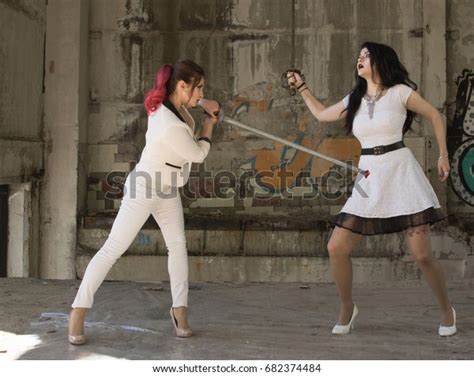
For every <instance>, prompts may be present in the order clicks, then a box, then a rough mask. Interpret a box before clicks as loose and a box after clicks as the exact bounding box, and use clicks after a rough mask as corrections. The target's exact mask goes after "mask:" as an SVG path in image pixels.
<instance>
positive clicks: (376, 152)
mask: <svg viewBox="0 0 474 376" xmlns="http://www.w3.org/2000/svg"><path fill="white" fill-rule="evenodd" d="M381 154H385V146H384V145H380V146H376V147H374V155H381Z"/></svg>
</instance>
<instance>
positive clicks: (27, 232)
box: [0, 0, 46, 277]
mask: <svg viewBox="0 0 474 376" xmlns="http://www.w3.org/2000/svg"><path fill="white" fill-rule="evenodd" d="M45 28H46V1H44V0H43V1H41V0H38V1H33V0H30V1H28V0H19V1H11V0H0V184H4V185H9V186H10V187H9V190H10V197H9V219H10V220H9V237H8V241H9V243H8V251H7V263H8V270H7V276H12V277H29V276H31V277H35V276H38V259H39V241H38V237H39V210H38V207H39V182H40V179H41V176H42V170H43V168H44V163H43V141H42V130H43V68H44V65H43V62H44V40H45Z"/></svg>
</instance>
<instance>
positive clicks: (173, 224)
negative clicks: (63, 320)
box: [68, 60, 220, 345]
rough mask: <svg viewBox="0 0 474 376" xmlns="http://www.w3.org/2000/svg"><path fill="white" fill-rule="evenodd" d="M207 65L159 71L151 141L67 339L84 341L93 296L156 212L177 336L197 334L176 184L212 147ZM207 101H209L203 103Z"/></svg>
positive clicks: (149, 105) (77, 303)
mask: <svg viewBox="0 0 474 376" xmlns="http://www.w3.org/2000/svg"><path fill="white" fill-rule="evenodd" d="M203 95H204V70H203V69H202V68H201V67H200V66H199V65H198V64H196V63H195V62H193V61H191V60H182V61H179V62H177V63H176V64H174V65H169V64H165V65H163V66H162V67H161V68H160V69H159V70H158V72H157V74H156V77H155V83H154V86H153V88H152V89H151V90H150V91H149V92H148V93H147V95H146V98H145V108H146V110H147V113H148V129H147V132H146V136H145V138H146V145H145V148H144V149H143V152H142V155H141V157H140V161H139V162H138V164H137V165H136V166H135V169H134V170H133V171H131V172H130V174H129V175H128V177H127V180H126V182H125V187H124V188H125V191H124V197H123V199H122V202H121V205H120V210H119V212H118V214H117V217H116V218H115V221H114V224H113V226H112V230H111V231H110V234H109V236H108V238H107V240H106V242H105V243H104V245H103V246H102V248H101V249H100V250H99V251H98V252H97V253H96V254H95V256H94V257H93V258H92V260H91V261H90V263H89V265H88V266H87V269H86V271H85V274H84V278H83V279H82V283H81V285H80V287H79V291H78V292H77V295H76V298H75V299H74V302H73V304H72V308H73V310H72V311H71V314H70V318H69V337H68V340H69V342H70V343H71V344H72V345H82V344H83V343H85V341H86V339H85V336H84V319H85V315H86V311H87V309H89V308H91V307H92V304H93V302H94V294H95V293H96V291H97V289H98V288H99V287H100V285H101V284H102V282H103V280H104V278H105V276H106V275H107V273H108V272H109V270H110V268H111V267H112V265H113V264H114V263H115V262H116V261H117V260H118V259H119V257H120V256H121V255H122V254H123V253H124V252H125V251H126V250H127V248H128V247H129V246H130V244H131V243H132V241H133V239H134V238H135V236H136V235H137V233H138V232H139V231H140V229H141V227H142V226H143V224H144V223H145V221H146V220H147V219H148V217H149V216H150V215H153V217H154V218H155V220H156V222H157V223H158V225H159V227H160V230H161V233H162V235H163V238H164V240H165V242H166V247H167V248H168V272H169V275H170V287H171V296H172V300H173V304H172V306H171V309H170V317H171V322H172V324H173V327H174V331H175V334H176V336H177V337H190V336H191V335H192V332H191V329H190V328H189V324H188V316H187V306H188V258H187V257H188V255H187V249H186V238H185V233H184V218H183V208H182V205H181V197H180V194H179V191H178V187H181V186H183V185H184V184H186V182H187V180H188V178H189V172H190V165H191V163H201V162H203V161H204V159H205V158H206V156H207V154H208V153H209V150H210V148H211V137H212V132H213V128H214V125H215V124H216V123H217V120H218V118H217V115H218V112H219V107H220V106H219V103H218V102H216V101H209V100H207V101H204V102H202V99H203ZM198 103H199V104H200V105H201V106H202V107H203V109H204V110H205V112H206V113H207V115H208V116H207V117H206V119H205V120H204V124H203V126H202V129H201V133H200V137H199V138H197V137H196V136H195V135H194V125H195V124H194V120H193V118H192V116H191V114H190V113H189V111H188V109H189V108H191V107H196V105H198ZM203 103H204V104H203Z"/></svg>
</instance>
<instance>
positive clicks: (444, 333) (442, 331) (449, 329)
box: [438, 307, 458, 337]
mask: <svg viewBox="0 0 474 376" xmlns="http://www.w3.org/2000/svg"><path fill="white" fill-rule="evenodd" d="M451 309H452V310H453V319H454V321H453V325H451V326H443V325H440V326H439V330H438V334H439V335H440V336H441V337H449V336H453V335H455V334H456V332H457V331H458V330H457V328H456V311H455V310H454V307H451Z"/></svg>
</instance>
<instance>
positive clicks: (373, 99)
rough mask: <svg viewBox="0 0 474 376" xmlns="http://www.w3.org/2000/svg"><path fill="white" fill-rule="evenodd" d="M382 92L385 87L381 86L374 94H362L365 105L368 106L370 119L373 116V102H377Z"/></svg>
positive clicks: (383, 92)
mask: <svg viewBox="0 0 474 376" xmlns="http://www.w3.org/2000/svg"><path fill="white" fill-rule="evenodd" d="M384 94H385V88H383V89H382V90H381V91H379V92H378V93H377V94H375V95H369V94H365V95H364V99H365V100H366V101H367V107H368V108H369V118H370V119H373V118H374V108H375V102H377V101H378V100H379V99H380V98H381V97H382V96H383V95H384Z"/></svg>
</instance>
